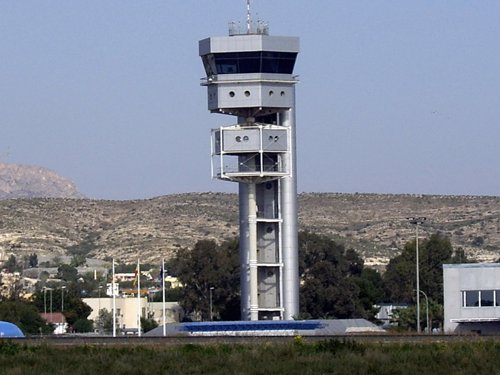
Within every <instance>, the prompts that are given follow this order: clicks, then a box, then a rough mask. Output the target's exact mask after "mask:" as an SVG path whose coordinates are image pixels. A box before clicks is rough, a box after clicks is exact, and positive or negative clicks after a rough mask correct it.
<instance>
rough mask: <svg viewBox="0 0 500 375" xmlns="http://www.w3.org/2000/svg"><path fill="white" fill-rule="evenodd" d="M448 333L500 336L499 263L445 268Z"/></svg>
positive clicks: (446, 328) (447, 265)
mask: <svg viewBox="0 0 500 375" xmlns="http://www.w3.org/2000/svg"><path fill="white" fill-rule="evenodd" d="M443 291H444V331H445V333H452V332H456V333H465V332H476V333H481V334H492V333H496V334H498V333H500V263H468V264H444V265H443Z"/></svg>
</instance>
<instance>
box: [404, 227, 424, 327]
mask: <svg viewBox="0 0 500 375" xmlns="http://www.w3.org/2000/svg"><path fill="white" fill-rule="evenodd" d="M425 220H426V218H425V217H409V218H408V222H409V223H410V224H413V225H415V228H416V232H415V254H416V261H415V263H416V271H417V272H416V273H417V333H420V276H419V273H420V270H419V260H418V226H419V225H422V224H423V223H424V222H425Z"/></svg>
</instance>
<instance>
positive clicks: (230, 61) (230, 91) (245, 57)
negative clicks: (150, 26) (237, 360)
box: [199, 28, 299, 320]
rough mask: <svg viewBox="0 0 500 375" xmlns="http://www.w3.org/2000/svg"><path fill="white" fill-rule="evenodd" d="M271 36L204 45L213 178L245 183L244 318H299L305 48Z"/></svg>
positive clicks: (242, 243)
mask: <svg viewBox="0 0 500 375" xmlns="http://www.w3.org/2000/svg"><path fill="white" fill-rule="evenodd" d="M261 30H263V32H256V33H247V34H242V35H230V36H228V37H213V38H207V39H204V40H201V41H200V42H199V53H200V56H201V58H202V60H203V65H204V67H205V72H206V74H207V76H206V78H204V79H203V82H202V85H204V86H206V87H207V94H208V109H209V111H211V112H212V113H221V114H227V115H231V116H235V117H236V119H237V120H236V121H237V123H236V124H234V125H229V126H221V127H219V128H217V129H213V130H212V176H213V177H214V178H219V179H222V180H227V181H233V182H237V183H239V201H240V262H241V315H242V316H241V318H242V319H243V320H260V319H287V320H289V319H293V317H294V316H297V315H298V313H299V302H298V300H299V293H298V291H299V278H298V240H297V238H298V235H297V183H296V162H295V159H296V156H295V83H296V82H297V80H296V78H295V77H294V76H293V68H294V65H295V60H296V57H297V54H298V52H299V40H298V38H295V37H281V36H274V37H273V36H269V35H267V28H262V29H261Z"/></svg>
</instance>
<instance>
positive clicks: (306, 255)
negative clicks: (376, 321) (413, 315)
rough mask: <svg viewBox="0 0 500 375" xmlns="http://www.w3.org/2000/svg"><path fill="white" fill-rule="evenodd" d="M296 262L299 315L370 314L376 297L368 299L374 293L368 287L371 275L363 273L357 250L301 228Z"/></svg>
mask: <svg viewBox="0 0 500 375" xmlns="http://www.w3.org/2000/svg"><path fill="white" fill-rule="evenodd" d="M299 263H300V264H299V272H300V275H301V276H300V277H301V288H300V311H301V317H308V318H315V319H317V318H338V319H345V318H357V317H366V318H369V317H371V315H373V314H372V311H371V306H372V305H373V303H375V302H377V301H372V300H371V299H372V298H376V293H370V289H371V288H375V286H374V285H372V281H371V280H370V278H369V276H370V275H368V274H366V275H365V276H362V275H363V270H364V264H363V260H362V259H361V257H360V256H359V255H358V254H357V253H356V251H354V250H353V249H349V250H347V251H346V250H345V248H344V246H343V245H341V244H338V243H336V242H335V241H333V240H332V239H331V238H329V237H327V236H324V235H318V234H313V233H310V232H301V233H299ZM361 292H362V296H363V298H364V300H363V301H361V300H360V296H361V294H360V293H361Z"/></svg>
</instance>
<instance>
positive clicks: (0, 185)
mask: <svg viewBox="0 0 500 375" xmlns="http://www.w3.org/2000/svg"><path fill="white" fill-rule="evenodd" d="M35 197H46V198H51V197H53V198H54V197H57V198H60V197H63V198H82V197H83V196H82V194H80V193H79V192H78V190H77V189H76V186H75V184H74V183H73V182H72V181H70V180H69V179H67V178H65V177H61V176H59V175H57V174H56V173H55V172H53V171H51V170H48V169H46V168H42V167H36V166H29V165H18V164H4V163H0V199H11V198H35Z"/></svg>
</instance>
